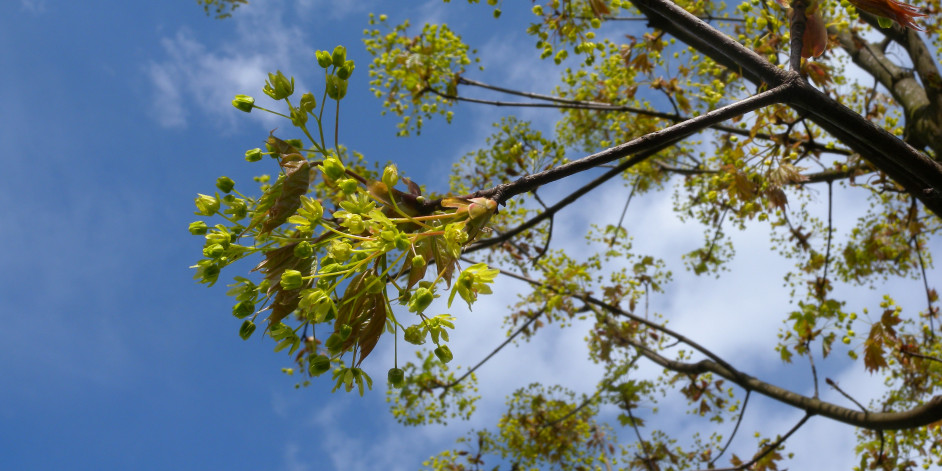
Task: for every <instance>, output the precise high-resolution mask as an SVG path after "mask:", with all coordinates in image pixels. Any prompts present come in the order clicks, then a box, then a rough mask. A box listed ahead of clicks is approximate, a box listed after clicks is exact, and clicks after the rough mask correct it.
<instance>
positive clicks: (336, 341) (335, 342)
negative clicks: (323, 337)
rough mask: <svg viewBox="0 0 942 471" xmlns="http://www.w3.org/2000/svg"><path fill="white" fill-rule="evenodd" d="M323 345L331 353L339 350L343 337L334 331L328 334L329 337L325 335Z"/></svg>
mask: <svg viewBox="0 0 942 471" xmlns="http://www.w3.org/2000/svg"><path fill="white" fill-rule="evenodd" d="M324 346H325V347H327V351H328V352H330V354H331V355H333V354H335V353H338V352H340V347H342V346H343V339H342V338H340V334H338V333H337V332H334V333H332V334H330V337H327V341H326V342H324Z"/></svg>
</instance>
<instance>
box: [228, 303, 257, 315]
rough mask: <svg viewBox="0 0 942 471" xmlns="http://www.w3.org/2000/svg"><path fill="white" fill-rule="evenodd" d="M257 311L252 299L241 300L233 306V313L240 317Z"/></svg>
mask: <svg viewBox="0 0 942 471" xmlns="http://www.w3.org/2000/svg"><path fill="white" fill-rule="evenodd" d="M254 312H255V303H253V302H252V301H248V300H246V301H240V302H239V303H238V304H236V305H235V306H232V315H233V316H236V318H238V319H244V318H246V317H249V316H251V315H252V313H254Z"/></svg>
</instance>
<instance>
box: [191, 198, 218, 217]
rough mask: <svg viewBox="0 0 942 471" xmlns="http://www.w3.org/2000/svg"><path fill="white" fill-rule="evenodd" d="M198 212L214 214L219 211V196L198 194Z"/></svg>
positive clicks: (207, 214)
mask: <svg viewBox="0 0 942 471" xmlns="http://www.w3.org/2000/svg"><path fill="white" fill-rule="evenodd" d="M196 209H197V212H196V214H199V215H201V216H212V215H213V214H216V211H219V198H216V197H215V196H209V195H204V194H198V196H197V197H196Z"/></svg>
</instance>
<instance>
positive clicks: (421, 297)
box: [409, 288, 435, 313]
mask: <svg viewBox="0 0 942 471" xmlns="http://www.w3.org/2000/svg"><path fill="white" fill-rule="evenodd" d="M433 300H435V294H433V293H432V291H431V290H429V289H428V288H419V289H417V290H415V293H414V294H413V295H412V297H411V298H409V312H417V313H421V312H423V311H425V309H426V308H427V307H428V306H429V304H432V301H433Z"/></svg>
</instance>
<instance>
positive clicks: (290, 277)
mask: <svg viewBox="0 0 942 471" xmlns="http://www.w3.org/2000/svg"><path fill="white" fill-rule="evenodd" d="M302 284H304V277H303V276H302V275H301V272H299V271H297V270H285V271H284V273H282V274H281V287H282V288H283V289H286V290H293V289H298V288H300V287H301V285H302Z"/></svg>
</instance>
